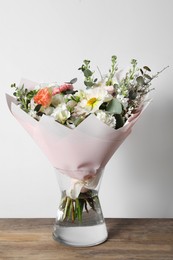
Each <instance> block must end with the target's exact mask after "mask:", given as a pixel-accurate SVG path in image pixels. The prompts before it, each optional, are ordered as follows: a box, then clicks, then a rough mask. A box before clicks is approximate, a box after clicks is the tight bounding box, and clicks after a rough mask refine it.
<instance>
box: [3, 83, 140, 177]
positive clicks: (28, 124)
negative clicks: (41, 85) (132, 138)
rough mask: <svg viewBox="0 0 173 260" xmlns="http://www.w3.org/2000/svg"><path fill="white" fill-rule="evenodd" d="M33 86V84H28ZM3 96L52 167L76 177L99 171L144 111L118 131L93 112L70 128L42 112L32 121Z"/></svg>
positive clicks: (9, 98) (91, 174) (9, 99)
mask: <svg viewBox="0 0 173 260" xmlns="http://www.w3.org/2000/svg"><path fill="white" fill-rule="evenodd" d="M28 85H30V84H28ZM35 85H36V84H35V83H33V84H32V87H34V86H35ZM6 98H7V103H8V106H9V109H10V111H11V113H12V114H13V116H14V117H15V118H16V119H17V120H18V122H19V123H20V124H21V125H22V126H23V128H24V129H25V130H26V131H27V132H28V133H29V134H30V136H31V137H32V138H33V140H34V141H35V142H36V143H37V145H38V146H39V147H40V149H41V150H42V151H43V152H44V154H45V155H46V156H47V158H48V160H49V161H50V163H51V164H52V166H53V167H55V168H56V169H58V170H59V171H60V172H61V173H64V174H66V175H68V176H70V177H72V178H74V179H78V180H84V179H88V177H90V176H95V174H97V173H100V171H101V170H102V169H103V168H104V167H105V166H106V164H107V163H108V161H109V160H110V158H111V157H112V155H113V154H114V153H115V151H116V150H117V149H118V147H119V146H120V145H121V144H122V142H123V141H124V140H125V139H126V137H127V136H128V135H129V134H130V132H131V130H132V127H133V125H134V124H135V122H136V121H137V120H138V118H139V116H140V114H141V112H142V111H143V110H144V108H143V109H142V110H141V112H139V113H137V114H134V115H133V116H132V117H131V118H130V120H129V121H127V122H126V124H125V125H124V126H123V127H121V128H119V129H118V130H115V129H113V128H111V127H109V126H107V125H106V124H104V123H102V122H101V121H100V120H99V119H97V117H96V116H95V115H93V114H91V115H90V116H88V117H87V118H86V119H85V120H84V121H83V122H81V123H80V124H79V125H78V126H77V127H76V128H74V129H70V128H68V127H66V126H64V125H61V124H60V123H58V122H56V121H54V119H53V118H51V117H49V116H45V115H44V116H42V117H41V119H40V121H36V120H35V119H34V118H32V117H31V116H30V115H28V114H27V113H26V112H24V111H23V110H22V109H20V107H19V106H18V105H16V102H15V99H14V98H13V97H11V96H9V95H8V94H7V95H6Z"/></svg>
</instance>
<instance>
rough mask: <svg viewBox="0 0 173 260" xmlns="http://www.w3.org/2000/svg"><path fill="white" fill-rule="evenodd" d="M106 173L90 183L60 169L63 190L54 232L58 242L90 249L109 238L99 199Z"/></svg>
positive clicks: (100, 174) (61, 189)
mask: <svg viewBox="0 0 173 260" xmlns="http://www.w3.org/2000/svg"><path fill="white" fill-rule="evenodd" d="M102 172H103V171H101V173H99V174H97V175H96V176H95V177H94V178H93V177H92V178H90V180H89V181H88V180H87V181H81V180H76V179H72V178H71V177H68V176H67V175H66V174H62V173H60V172H59V171H58V170H56V175H57V178H58V183H59V187H60V191H61V200H60V203H59V207H58V210H57V217H56V220H55V224H54V229H53V238H54V239H55V240H56V241H59V242H61V243H63V244H66V245H70V246H79V247H87V246H94V245H98V244H100V243H103V242H104V241H105V240H106V239H107V237H108V233H107V228H106V224H105V220H104V217H103V213H102V209H101V205H100V201H99V197H98V191H99V186H100V181H101V176H102Z"/></svg>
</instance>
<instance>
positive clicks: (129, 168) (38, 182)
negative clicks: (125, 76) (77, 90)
mask: <svg viewBox="0 0 173 260" xmlns="http://www.w3.org/2000/svg"><path fill="white" fill-rule="evenodd" d="M172 10H173V1H171V0H159V1H158V0H146V1H142V0H121V1H120V0H119V1H118V0H101V1H100V0H61V1H60V0H37V1H34V0H15V1H13V0H11V1H10V0H0V88H1V90H0V91H1V95H0V118H1V124H0V125H1V126H0V217H55V215H56V207H57V202H58V200H59V194H60V193H59V188H58V185H57V182H56V178H55V175H54V171H53V169H52V166H51V165H50V163H49V162H48V161H47V159H46V157H45V156H44V155H43V154H42V152H41V151H40V150H39V148H38V147H37V146H36V144H35V143H34V142H33V141H32V139H31V138H30V137H29V135H28V134H27V133H26V132H25V131H24V129H22V127H21V126H20V125H19V124H18V123H17V121H16V120H15V119H14V118H13V117H12V116H11V114H10V113H9V111H8V109H7V105H6V101H5V92H8V93H11V90H10V88H9V86H10V84H11V83H13V82H16V83H18V82H19V80H20V78H21V77H24V78H28V79H31V80H34V81H38V82H44V81H58V82H63V81H67V80H69V79H71V78H73V77H76V76H77V77H78V78H79V82H80V80H81V81H82V75H81V74H80V72H79V71H78V70H77V69H78V67H79V66H80V65H81V64H82V61H83V59H91V60H92V63H93V66H96V65H99V67H100V69H101V70H102V71H107V69H108V67H109V64H110V57H111V55H112V54H116V55H117V56H118V58H119V66H120V67H122V68H123V67H126V66H127V65H128V64H129V62H130V60H131V58H136V59H137V60H138V61H139V65H141V66H142V65H148V66H150V67H151V68H152V71H153V73H154V72H157V71H158V70H160V69H162V68H163V67H164V66H167V65H169V66H170V68H169V69H168V70H167V71H165V72H164V73H163V74H162V75H160V77H159V78H158V79H156V80H155V81H154V82H153V87H155V89H156V90H155V91H154V92H152V95H151V96H152V97H153V102H152V103H151V105H150V106H149V107H148V108H147V110H146V111H145V112H144V114H143V116H142V117H141V119H140V120H139V121H138V123H137V124H136V125H135V127H134V130H133V133H132V134H131V135H130V136H129V137H128V139H127V140H126V141H125V142H124V143H123V145H122V146H121V147H120V148H119V150H118V151H117V152H116V153H115V155H114V156H113V157H112V159H111V160H110V162H109V163H108V165H107V168H106V171H105V174H104V178H103V182H102V185H101V189H100V199H101V203H102V208H103V211H104V215H105V217H173V202H172V197H173V173H172V172H173V31H172V28H173V16H172ZM78 84H79V83H78ZM78 87H80V85H78Z"/></svg>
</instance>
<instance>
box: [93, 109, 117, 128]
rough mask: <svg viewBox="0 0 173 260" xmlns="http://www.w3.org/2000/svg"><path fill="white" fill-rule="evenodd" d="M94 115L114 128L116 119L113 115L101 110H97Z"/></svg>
mask: <svg viewBox="0 0 173 260" xmlns="http://www.w3.org/2000/svg"><path fill="white" fill-rule="evenodd" d="M96 117H97V118H98V119H99V120H100V121H102V122H103V123H105V124H106V125H108V126H110V127H113V128H115V126H116V119H115V117H114V116H113V115H111V114H109V113H106V112H104V111H102V110H99V111H97V113H96Z"/></svg>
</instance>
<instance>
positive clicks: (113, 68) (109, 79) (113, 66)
mask: <svg viewBox="0 0 173 260" xmlns="http://www.w3.org/2000/svg"><path fill="white" fill-rule="evenodd" d="M111 61H112V64H111V69H110V70H109V74H108V76H107V81H106V86H113V85H114V80H113V79H114V76H115V73H116V71H117V70H118V67H117V64H116V63H117V56H115V55H113V56H112V59H111Z"/></svg>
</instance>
